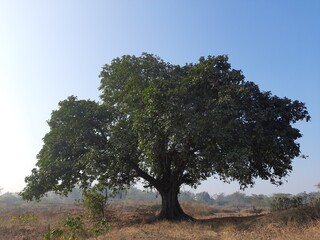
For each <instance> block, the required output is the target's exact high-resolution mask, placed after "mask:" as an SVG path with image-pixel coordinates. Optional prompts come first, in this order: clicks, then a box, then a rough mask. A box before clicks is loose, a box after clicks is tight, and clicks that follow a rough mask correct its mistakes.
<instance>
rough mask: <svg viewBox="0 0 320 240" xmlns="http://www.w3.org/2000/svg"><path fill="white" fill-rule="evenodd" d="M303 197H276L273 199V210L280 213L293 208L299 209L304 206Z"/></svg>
mask: <svg viewBox="0 0 320 240" xmlns="http://www.w3.org/2000/svg"><path fill="white" fill-rule="evenodd" d="M302 200H303V199H302V197H301V196H290V197H287V196H283V197H276V198H274V199H273V201H272V203H271V210H272V211H279V210H287V209H291V208H299V207H302V206H303V201H302Z"/></svg>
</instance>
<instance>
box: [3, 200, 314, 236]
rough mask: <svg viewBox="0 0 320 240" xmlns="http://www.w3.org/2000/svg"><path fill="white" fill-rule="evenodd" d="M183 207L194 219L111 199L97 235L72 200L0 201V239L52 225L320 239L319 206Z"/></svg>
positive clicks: (121, 232) (133, 232) (79, 232)
mask: <svg viewBox="0 0 320 240" xmlns="http://www.w3.org/2000/svg"><path fill="white" fill-rule="evenodd" d="M182 207H183V209H184V210H185V211H186V212H187V213H188V214H190V215H192V216H193V217H194V218H195V219H196V220H195V221H193V222H173V223H172V222H168V221H155V220H154V217H155V215H156V214H157V212H158V210H159V205H157V204H155V203H135V202H130V201H127V202H125V203H123V202H122V203H121V202H113V203H111V204H110V206H109V208H108V209H109V210H108V215H107V221H108V226H107V232H106V233H103V234H102V235H99V236H98V234H101V232H97V231H96V230H97V229H96V228H94V226H95V225H94V223H93V220H91V219H89V218H87V217H86V216H87V214H86V212H85V211H84V210H83V209H82V208H80V207H78V206H75V205H72V204H70V205H51V206H50V205H39V206H37V205H34V204H33V205H25V206H19V207H8V206H6V207H5V208H4V207H3V206H0V239H21V240H22V239H24V240H27V239H32V240H34V239H45V238H44V236H45V235H46V234H47V233H49V231H50V230H51V232H52V231H53V230H55V229H58V230H61V231H63V232H64V235H59V236H58V235H56V236H54V234H53V235H52V236H51V237H50V238H47V239H70V238H74V239H92V240H93V239H100V240H102V239H119V240H120V239H192V240H197V239H221V240H222V239H223V240H224V239H225V240H227V239H230V240H231V239H255V240H256V239H261V240H262V239H286V240H287V239H311V240H312V239H320V221H319V220H317V219H319V216H320V211H319V209H317V208H301V209H291V210H287V211H282V212H277V213H275V212H273V213H268V212H266V211H264V212H262V213H261V214H259V215H257V214H255V213H253V212H252V211H250V209H242V210H240V211H239V210H238V209H221V208H217V207H210V206H207V205H202V204H198V203H190V202H189V203H183V204H182ZM77 217H79V218H77ZM67 218H68V219H69V220H70V219H71V220H74V219H81V220H82V225H81V226H80V228H79V229H76V228H75V227H74V225H72V226H71V225H70V224H69V229H68V228H67V227H66V226H65V225H63V223H65V222H66V219H67ZM70 226H71V227H73V229H70ZM92 229H94V230H95V231H92ZM104 230H106V229H104ZM72 231H73V233H72V234H71V232H72Z"/></svg>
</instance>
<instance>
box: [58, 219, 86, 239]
mask: <svg viewBox="0 0 320 240" xmlns="http://www.w3.org/2000/svg"><path fill="white" fill-rule="evenodd" d="M63 226H64V228H65V231H64V232H66V233H65V234H66V235H68V239H70V240H71V239H76V238H77V237H78V236H80V235H81V234H83V233H84V232H85V229H84V227H83V226H84V224H83V220H82V218H80V217H67V218H66V219H65V220H64V221H63Z"/></svg>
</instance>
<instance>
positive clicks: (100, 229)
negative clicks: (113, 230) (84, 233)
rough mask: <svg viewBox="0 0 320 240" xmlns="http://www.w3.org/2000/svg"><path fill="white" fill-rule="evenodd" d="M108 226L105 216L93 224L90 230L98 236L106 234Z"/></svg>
mask: <svg viewBox="0 0 320 240" xmlns="http://www.w3.org/2000/svg"><path fill="white" fill-rule="evenodd" d="M109 228H110V226H109V223H108V222H107V220H106V219H105V218H103V219H101V220H99V221H98V222H96V223H95V224H94V225H93V227H92V229H91V232H92V233H93V235H94V236H99V235H102V234H106V233H107V232H108V231H109Z"/></svg>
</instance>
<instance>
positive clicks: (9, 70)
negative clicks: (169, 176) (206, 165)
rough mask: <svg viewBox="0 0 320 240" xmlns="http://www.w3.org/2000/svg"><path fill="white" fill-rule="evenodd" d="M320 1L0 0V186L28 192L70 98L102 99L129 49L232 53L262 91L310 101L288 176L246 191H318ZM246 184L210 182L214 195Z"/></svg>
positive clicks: (182, 54) (164, 53)
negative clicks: (102, 86) (106, 73)
mask: <svg viewBox="0 0 320 240" xmlns="http://www.w3.org/2000/svg"><path fill="white" fill-rule="evenodd" d="M319 12H320V1H317V0H309V1H298V0H296V1H295V0H283V1H276V0H269V1H256V0H243V1H238V0H234V1H232V0H212V1H209V0H208V1H205V0H202V1H195V0H194V1H191V0H189V1H183V0H175V1H160V0H158V1H148V0H136V1H133V0H126V1H125V0H114V1H112V0H110V1H107V0H106V1H104V0H93V1H84V0H68V1H63V0H47V1H41V0H29V1H24V0H20V1H19V0H1V1H0V84H1V85H0V91H1V92H0V109H1V117H0V133H1V134H0V141H1V142H0V186H1V187H3V188H4V190H5V191H20V190H21V189H22V188H23V186H24V177H25V176H26V175H29V174H30V171H31V169H32V168H33V167H34V165H35V163H36V154H37V153H38V152H39V150H40V149H41V146H42V140H41V139H42V137H43V136H44V134H45V133H46V132H47V131H48V127H47V124H46V120H47V119H49V118H50V114H51V111H52V110H54V109H56V108H57V104H58V102H59V101H60V100H63V99H65V98H66V97H67V96H69V95H76V96H78V97H79V98H85V99H88V98H90V99H98V98H99V94H100V93H99V91H98V90H97V88H98V86H99V78H98V75H99V73H100V70H101V67H102V66H103V65H104V64H106V63H110V61H111V60H112V59H113V58H115V57H119V56H122V55H124V54H135V55H140V54H141V53H142V52H148V53H154V54H157V55H159V56H160V57H161V58H163V59H164V60H165V61H168V62H171V63H174V64H182V65H183V64H185V63H189V62H196V61H197V60H198V59H199V57H200V56H207V55H219V54H227V55H228V56H229V61H230V63H231V64H232V67H233V68H235V69H242V71H243V73H244V75H245V76H246V79H247V80H250V81H254V82H255V83H257V84H258V85H259V86H260V88H261V90H264V91H271V92H272V93H273V94H275V95H278V96H280V97H284V96H286V97H289V98H292V99H297V100H300V101H302V102H305V103H306V105H307V107H308V109H309V112H310V114H311V116H312V121H311V123H299V124H297V127H298V128H299V129H300V130H301V131H302V133H303V135H304V136H303V138H302V139H300V140H299V142H300V143H301V150H302V152H303V153H304V154H306V155H309V158H308V159H306V160H304V159H295V160H294V164H293V172H292V173H291V175H290V176H289V177H288V178H287V181H288V182H287V183H285V184H284V185H283V186H281V187H278V188H277V187H275V186H273V185H271V184H270V183H268V182H262V181H259V180H258V181H257V184H256V186H255V187H254V188H253V189H249V190H248V191H247V193H264V194H271V193H274V192H290V193H298V192H302V191H316V190H317V189H316V188H315V186H314V185H315V184H317V183H318V182H320V176H319V172H320V162H319V160H320V159H319V158H320V157H319V156H320V151H319V148H320V146H319V137H320V124H319V123H320V108H319V104H320V94H319V90H320V75H319V73H318V71H319V69H320V46H319V44H320V26H319V23H320V14H319ZM237 190H239V187H238V185H237V184H230V185H228V184H223V183H221V182H219V181H218V180H212V179H210V180H208V181H206V182H204V183H203V184H202V185H201V186H200V187H199V188H198V189H197V191H208V192H209V193H210V194H215V193H220V192H225V193H231V192H234V191H237Z"/></svg>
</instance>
